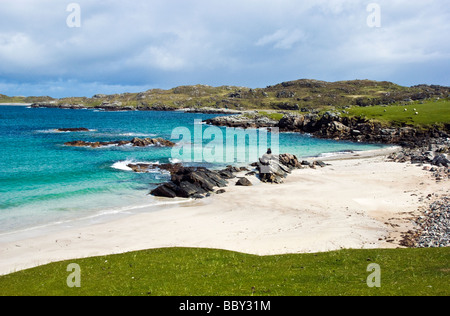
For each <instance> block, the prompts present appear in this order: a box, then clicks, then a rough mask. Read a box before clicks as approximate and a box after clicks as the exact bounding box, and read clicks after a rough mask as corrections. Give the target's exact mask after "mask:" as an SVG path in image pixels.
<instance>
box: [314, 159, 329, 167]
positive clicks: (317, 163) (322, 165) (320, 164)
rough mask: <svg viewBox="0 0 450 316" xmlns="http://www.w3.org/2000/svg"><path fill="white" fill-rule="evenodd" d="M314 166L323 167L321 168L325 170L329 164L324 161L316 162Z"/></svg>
mask: <svg viewBox="0 0 450 316" xmlns="http://www.w3.org/2000/svg"><path fill="white" fill-rule="evenodd" d="M314 165H316V166H319V167H321V168H324V167H326V166H327V164H326V163H324V162H323V161H322V160H316V161H314Z"/></svg>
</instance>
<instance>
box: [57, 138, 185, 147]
mask: <svg viewBox="0 0 450 316" xmlns="http://www.w3.org/2000/svg"><path fill="white" fill-rule="evenodd" d="M128 144H131V145H133V146H134V147H146V146H158V147H174V146H175V145H176V144H175V143H173V142H171V141H169V140H166V139H163V138H145V139H140V138H133V139H132V140H131V141H124V140H119V141H111V142H85V141H81V140H77V141H73V142H67V143H65V144H64V145H66V146H71V147H92V148H99V147H105V146H125V145H128Z"/></svg>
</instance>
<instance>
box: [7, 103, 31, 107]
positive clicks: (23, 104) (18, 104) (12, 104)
mask: <svg viewBox="0 0 450 316" xmlns="http://www.w3.org/2000/svg"><path fill="white" fill-rule="evenodd" d="M32 104H33V103H0V106H31V105H32Z"/></svg>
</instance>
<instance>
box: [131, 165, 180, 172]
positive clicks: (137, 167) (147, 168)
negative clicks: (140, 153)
mask: <svg viewBox="0 0 450 316" xmlns="http://www.w3.org/2000/svg"><path fill="white" fill-rule="evenodd" d="M127 167H128V168H130V169H131V170H133V172H136V173H149V172H151V171H152V170H165V171H168V172H170V173H171V174H173V173H176V172H177V171H178V170H180V169H181V168H182V167H183V165H182V164H180V163H176V164H172V163H166V164H150V163H138V164H128V165H127Z"/></svg>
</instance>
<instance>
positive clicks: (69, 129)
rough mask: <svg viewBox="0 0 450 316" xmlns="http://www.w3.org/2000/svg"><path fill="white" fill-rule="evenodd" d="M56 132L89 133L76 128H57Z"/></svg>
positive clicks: (83, 129)
mask: <svg viewBox="0 0 450 316" xmlns="http://www.w3.org/2000/svg"><path fill="white" fill-rule="evenodd" d="M56 131H57V132H89V131H90V130H89V129H87V128H84V127H76V128H58V129H57V130H56Z"/></svg>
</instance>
